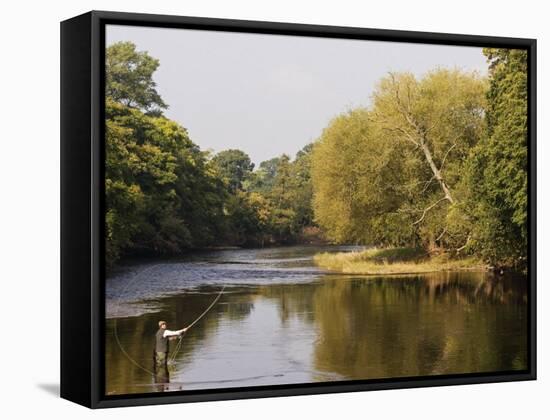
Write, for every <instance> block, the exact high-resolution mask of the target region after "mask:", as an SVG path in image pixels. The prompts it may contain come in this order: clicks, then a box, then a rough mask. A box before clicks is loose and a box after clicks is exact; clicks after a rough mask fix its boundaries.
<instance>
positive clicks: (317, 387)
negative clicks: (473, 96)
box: [61, 11, 537, 408]
mask: <svg viewBox="0 0 550 420" xmlns="http://www.w3.org/2000/svg"><path fill="white" fill-rule="evenodd" d="M107 24H117V25H134V26H150V27H159V28H185V29H201V30H209V31H226V32H241V33H260V34H284V35H294V36H309V37H321V38H323V37H324V38H343V39H357V40H377V41H398V42H405V43H428V44H445V45H457V46H483V47H495V48H519V49H525V50H527V52H528V66H529V74H528V94H529V102H528V136H529V148H528V164H529V172H528V189H529V203H528V226H529V242H528V255H529V284H528V296H529V302H528V304H529V309H528V334H529V343H528V359H529V360H528V366H529V367H528V369H527V370H525V371H510V372H500V373H488V374H481V373H475V374H460V375H443V376H429V377H413V378H395V379H381V380H360V381H342V382H329V383H308V384H303V385H302V384H300V385H272V386H257V387H256V386H255V387H246V388H231V389H214V390H200V391H180V392H170V393H164V394H158V393H150V394H132V395H120V396H106V395H105V390H104V379H105V374H104V331H105V317H104V313H105V305H104V277H105V272H104V266H105V264H104V252H103V247H104V244H103V238H104V223H103V219H104V216H103V210H104V203H103V199H104V198H103V195H104V194H103V192H104V184H103V179H104V173H103V172H104V169H103V162H104V150H103V149H104V147H103V146H104V140H103V139H104V123H103V122H104V102H105V101H104V100H105V97H104V54H105V25H107ZM536 297H537V295H536V40H535V39H519V38H503V37H493V36H474V35H456V34H442V33H425V32H411V31H395V30H380V29H364V28H353V27H335V26H320V25H304V24H290V23H274V22H256V21H243V20H227V19H212V18H198V17H181V16H166V15H149V14H135V13H119V12H105V11H92V12H88V13H86V14H83V15H80V16H77V17H74V18H72V19H69V20H66V21H64V22H62V23H61V397H62V398H65V399H67V400H70V401H73V402H75V403H78V404H82V405H84V406H87V407H90V408H104V407H117V406H136V405H150V404H167V403H181V402H193V401H212V400H229V399H242V398H260V397H274V396H289V395H304V394H322V393H334V392H354V391H368V390H383V389H395V388H413V387H431V386H443V385H461V384H478V383H488V382H505V381H523V380H534V379H536Z"/></svg>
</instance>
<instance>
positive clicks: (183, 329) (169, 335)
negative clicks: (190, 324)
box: [164, 328, 187, 338]
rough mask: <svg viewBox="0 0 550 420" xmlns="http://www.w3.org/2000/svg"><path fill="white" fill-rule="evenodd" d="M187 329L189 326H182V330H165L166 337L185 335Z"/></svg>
mask: <svg viewBox="0 0 550 420" xmlns="http://www.w3.org/2000/svg"><path fill="white" fill-rule="evenodd" d="M186 331H187V328H182V329H181V330H177V331H171V330H164V338H166V337H178V336H181V335H184V334H185V332H186Z"/></svg>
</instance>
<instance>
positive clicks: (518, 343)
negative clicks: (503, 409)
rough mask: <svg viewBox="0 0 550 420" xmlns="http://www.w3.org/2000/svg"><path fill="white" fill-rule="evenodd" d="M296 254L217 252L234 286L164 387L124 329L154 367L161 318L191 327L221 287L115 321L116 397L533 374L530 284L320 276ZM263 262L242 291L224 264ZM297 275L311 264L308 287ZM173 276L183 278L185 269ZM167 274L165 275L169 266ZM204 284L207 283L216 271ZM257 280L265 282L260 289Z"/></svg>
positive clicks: (472, 278)
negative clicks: (466, 375) (529, 339)
mask: <svg viewBox="0 0 550 420" xmlns="http://www.w3.org/2000/svg"><path fill="white" fill-rule="evenodd" d="M296 251H297V252H293V251H292V249H289V248H285V249H284V250H282V251H281V252H279V253H278V252H277V251H276V250H270V251H269V253H264V254H262V255H260V256H259V255H258V254H257V253H256V254H252V255H248V254H246V252H245V251H243V250H238V251H235V254H231V252H229V251H223V256H222V257H223V258H222V257H220V256H219V255H210V256H209V261H210V262H209V263H208V264H202V265H200V270H205V271H208V270H210V269H215V270H217V271H216V273H218V274H220V273H222V274H223V268H224V267H227V270H228V272H229V274H228V276H227V277H228V278H230V279H231V280H230V281H227V283H229V284H230V285H229V286H228V287H227V289H226V292H225V293H224V294H223V296H222V298H221V299H220V301H219V302H218V304H217V305H216V306H215V307H214V308H213V309H212V311H211V312H210V313H209V314H208V315H207V316H206V317H205V318H204V319H202V320H201V322H199V323H198V324H197V325H196V327H194V328H193V329H191V330H190V331H189V332H188V333H187V335H186V336H185V338H184V341H183V342H182V344H183V345H182V346H181V350H180V351H179V352H178V353H177V354H176V355H175V356H174V360H173V362H172V363H169V364H168V371H167V372H166V375H165V378H166V380H165V381H163V379H162V378H160V380H159V378H158V377H157V378H155V377H153V375H151V373H148V372H145V371H143V370H141V369H139V368H136V367H135V366H134V365H132V363H131V362H130V361H129V360H128V359H127V358H126V357H125V356H124V354H123V353H122V351H121V350H120V348H119V347H118V345H117V343H116V340H115V339H114V324H115V322H116V323H117V330H118V336H119V339H120V342H121V345H122V346H123V348H124V349H125V351H127V352H128V353H129V354H130V356H131V357H132V358H133V359H135V360H136V361H137V362H139V364H141V365H142V366H145V367H147V369H152V351H153V345H154V334H155V332H156V330H157V322H158V320H160V319H163V320H166V321H167V322H168V325H169V328H174V329H176V328H182V327H183V326H185V325H187V324H189V323H190V322H191V321H192V320H193V319H195V318H196V317H197V316H198V315H199V314H200V313H201V312H202V311H203V310H204V309H205V308H206V307H208V305H209V304H210V303H211V302H212V299H213V298H214V297H215V296H216V294H217V293H218V291H219V285H215V284H206V285H195V287H192V288H185V289H184V290H182V291H181V292H179V293H175V294H170V295H167V296H163V297H161V296H159V297H157V298H155V299H148V300H147V301H146V302H139V304H140V305H143V304H145V307H147V308H149V309H150V310H149V311H145V312H141V313H139V314H137V315H136V316H126V317H120V318H116V319H115V318H109V319H107V330H106V368H107V372H106V373H107V375H106V377H107V383H106V389H107V393H108V394H124V393H135V392H156V391H176V390H190V389H207V388H227V387H242V386H252V385H275V384H291V383H304V382H313V381H338V380H349V379H373V378H387V377H399V376H415V375H438V374H451V373H471V372H496V371H507V370H522V369H525V368H526V363H527V289H526V286H527V283H526V281H525V278H523V277H522V276H510V277H495V276H493V275H491V274H488V273H473V272H457V273H437V274H429V275H422V276H408V277H376V278H374V277H361V276H348V275H337V274H328V273H322V272H319V271H318V270H317V271H316V270H315V269H314V267H312V262H311V255H313V253H314V252H316V251H317V249H312V250H307V249H304V248H300V249H298V250H296ZM249 252H252V253H253V252H254V251H249ZM308 252H309V254H308ZM308 255H309V257H308ZM255 258H257V259H258V260H259V261H260V262H259V263H257V264H258V266H257V267H256V268H255V269H254V270H252V271H251V270H249V269H246V270H243V271H242V272H241V276H240V277H241V278H242V284H239V283H238V282H237V281H236V280H235V279H238V278H239V276H238V275H237V274H236V273H235V270H236V268H235V266H236V265H235V264H227V265H226V266H224V264H223V263H220V261H221V260H226V261H241V260H247V261H250V262H251V264H255V263H254V262H253V261H254V259H255ZM270 260H271V261H272V263H271V264H270V263H269V261H270ZM211 261H217V262H216V264H211ZM193 264H195V265H193V266H191V268H190V266H188V265H186V264H185V263H182V265H181V270H182V272H183V271H184V270H185V269H186V268H188V269H193V270H197V267H196V261H195V262H193ZM212 265H214V267H212ZM293 267H300V268H304V267H305V268H308V267H309V270H307V271H306V272H307V273H308V274H307V276H309V281H305V279H304V274H303V271H301V270H297V271H296V270H293V269H292V268H293ZM168 268H169V275H174V271H175V270H176V269H175V267H174V266H173V265H170V266H169V267H168ZM289 268H290V269H289ZM263 269H265V270H269V271H270V272H271V273H273V272H276V273H277V275H276V276H275V277H276V278H277V279H282V280H281V282H277V281H273V282H271V283H269V282H266V281H264V280H263V279H264V278H263V277H262V276H263V274H265V273H263V271H262V270H263ZM158 270H160V271H159V273H157V274H158V275H159V276H160V274H161V272H162V268H160V269H158ZM201 275H202V276H203V278H207V277H208V276H209V275H210V273H208V272H205V273H202V274H201ZM295 277H296V278H297V281H296V282H293V278H295ZM256 278H261V279H262V280H261V281H257V282H255V280H256ZM218 280H220V281H221V280H223V277H222V278H220V279H218ZM174 347H175V345H174V344H172V350H173V349H174ZM172 354H173V353H172ZM168 377H169V381H168V379H167V378H168ZM155 383H156V385H155Z"/></svg>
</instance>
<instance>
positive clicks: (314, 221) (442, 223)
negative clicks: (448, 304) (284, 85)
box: [105, 42, 527, 266]
mask: <svg viewBox="0 0 550 420" xmlns="http://www.w3.org/2000/svg"><path fill="white" fill-rule="evenodd" d="M484 52H485V54H486V56H487V57H488V61H489V79H488V80H486V79H483V78H481V77H479V76H477V75H475V74H469V73H464V72H461V71H457V70H453V71H449V70H437V71H434V72H432V73H429V74H428V75H427V76H425V77H424V78H423V79H421V80H417V79H416V78H415V77H414V76H413V75H411V74H403V73H400V74H390V75H389V76H388V77H387V78H385V79H383V80H382V81H381V82H380V84H379V85H378V87H377V89H376V91H375V93H374V95H373V105H372V107H371V108H369V109H363V108H361V109H355V110H352V111H350V112H348V113H346V114H343V115H340V116H338V117H336V118H335V119H334V120H333V121H332V122H330V124H329V126H328V127H327V128H326V129H325V130H324V131H323V134H322V135H321V137H320V139H318V140H317V141H316V142H314V143H313V144H309V145H307V146H306V147H304V148H303V149H302V150H301V151H300V152H299V153H298V154H297V155H296V156H295V158H294V159H291V157H290V156H288V155H284V154H283V155H281V156H278V157H275V158H273V159H271V160H268V161H265V162H262V163H261V164H260V165H259V167H258V168H254V164H253V163H252V162H251V160H250V158H249V156H248V155H247V154H246V153H245V152H243V151H241V150H236V149H228V150H224V151H221V152H219V153H217V154H214V155H212V154H211V153H210V152H207V151H202V150H200V148H199V147H198V146H197V145H196V144H195V143H193V142H192V140H191V139H190V138H189V136H188V133H187V131H186V129H185V128H183V127H182V126H181V125H179V124H178V123H176V122H174V121H171V120H169V119H168V118H166V117H165V116H164V114H163V112H164V110H165V109H166V108H167V105H166V104H165V103H164V101H163V100H162V98H161V97H160V95H159V94H158V92H157V91H156V86H155V83H154V81H153V77H152V76H153V73H154V72H155V70H156V69H157V68H158V66H159V62H158V60H156V59H154V58H153V57H151V56H149V55H148V54H147V53H145V52H139V51H136V48H135V45H133V44H132V43H129V42H121V43H117V44H113V45H112V46H110V47H109V48H107V56H106V76H107V77H106V96H107V101H106V180H105V182H106V231H107V238H106V247H107V261H108V263H109V265H112V264H113V263H115V262H116V261H117V260H118V259H119V258H121V257H123V256H125V255H131V254H155V255H159V254H178V253H181V252H184V251H185V250H188V249H195V248H203V247H209V246H223V245H237V246H265V245H269V244H275V243H295V242H297V241H300V240H301V239H302V238H303V235H304V232H305V231H308V230H309V231H312V230H315V229H317V230H318V229H321V230H322V232H323V234H324V235H325V237H326V238H327V239H329V240H330V241H332V242H336V243H357V244H374V245H386V246H397V245H399V246H403V245H407V246H411V245H412V246H416V247H424V248H425V249H426V250H429V251H433V252H443V251H446V252H452V253H455V254H457V255H461V254H475V255H479V256H480V257H482V258H484V259H486V260H487V261H489V262H491V263H494V264H496V265H507V266H519V265H522V264H524V263H525V258H526V251H527V249H526V248H527V247H526V240H527V224H526V218H527V215H526V207H527V175H526V171H527V147H526V141H527V135H526V133H527V128H526V119H527V85H526V67H527V64H526V53H525V52H524V51H519V50H495V49H490V50H484ZM258 135H259V136H261V133H258Z"/></svg>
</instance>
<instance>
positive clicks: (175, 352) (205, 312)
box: [168, 285, 226, 363]
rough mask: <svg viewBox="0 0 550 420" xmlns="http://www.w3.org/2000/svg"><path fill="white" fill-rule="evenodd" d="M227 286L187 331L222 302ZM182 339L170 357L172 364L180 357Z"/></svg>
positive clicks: (186, 328)
mask: <svg viewBox="0 0 550 420" xmlns="http://www.w3.org/2000/svg"><path fill="white" fill-rule="evenodd" d="M225 286H226V285H224V286H223V287H222V290H220V293H218V296H216V298H215V299H214V301H213V302H212V303H211V304H210V306H209V307H208V308H206V310H205V311H204V312H203V313H202V314H200V315H199V317H198V318H197V319H195V320H194V321H193V322H192V323H191V324H189V325H188V326H187V327H185V330H188V329H189V328H191V327H192V326H193V325H195V324H196V323H197V322H199V321H200V320H201V319H202V318H203V317H204V316H205V315H206V314H207V313H208V312H209V311H210V309H212V308H213V307H214V305H215V304H216V303H217V302H218V300H220V298H221V297H222V294H223V291H224V290H225ZM182 341H183V340H182V337H181V336H180V338H179V341H178V344H177V345H176V348H175V350H174V352H173V353H172V357H170V359H169V360H168V361H169V362H170V363H172V362H173V361H174V360H175V359H176V356H177V355H178V352H179V351H180V348H181V343H182Z"/></svg>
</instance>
